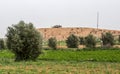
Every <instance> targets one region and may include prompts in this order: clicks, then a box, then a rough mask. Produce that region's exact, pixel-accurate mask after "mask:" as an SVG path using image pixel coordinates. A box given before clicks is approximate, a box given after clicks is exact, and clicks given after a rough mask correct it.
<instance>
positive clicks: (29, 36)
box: [6, 21, 42, 61]
mask: <svg viewBox="0 0 120 74" xmlns="http://www.w3.org/2000/svg"><path fill="white" fill-rule="evenodd" d="M6 37H7V46H8V48H9V49H10V50H11V51H12V52H13V53H14V54H15V57H16V58H15V61H21V60H35V59H36V58H37V57H38V56H39V54H40V53H41V49H42V36H41V34H40V33H39V32H38V31H37V30H36V29H35V27H34V26H33V24H32V23H29V24H26V23H24V21H20V22H19V23H18V24H16V25H12V26H11V27H8V29H7V34H6Z"/></svg>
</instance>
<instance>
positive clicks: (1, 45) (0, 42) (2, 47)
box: [0, 39, 5, 49]
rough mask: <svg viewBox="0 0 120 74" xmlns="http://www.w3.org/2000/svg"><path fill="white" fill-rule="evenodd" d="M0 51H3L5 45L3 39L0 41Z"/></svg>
mask: <svg viewBox="0 0 120 74" xmlns="http://www.w3.org/2000/svg"><path fill="white" fill-rule="evenodd" d="M0 49H5V43H4V40H3V39H0Z"/></svg>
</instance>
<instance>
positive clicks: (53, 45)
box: [48, 37, 57, 49]
mask: <svg viewBox="0 0 120 74" xmlns="http://www.w3.org/2000/svg"><path fill="white" fill-rule="evenodd" d="M48 46H49V47H51V48H53V49H57V40H56V38H55V37H54V38H53V37H51V38H50V39H48Z"/></svg>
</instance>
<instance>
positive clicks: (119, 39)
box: [118, 35, 120, 43]
mask: <svg viewBox="0 0 120 74" xmlns="http://www.w3.org/2000/svg"><path fill="white" fill-rule="evenodd" d="M118 41H119V43H120V35H119V38H118Z"/></svg>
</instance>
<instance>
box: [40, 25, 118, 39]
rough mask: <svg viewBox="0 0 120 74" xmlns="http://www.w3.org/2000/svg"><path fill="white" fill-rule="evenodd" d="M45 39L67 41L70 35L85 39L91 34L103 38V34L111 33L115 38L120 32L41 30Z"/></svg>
mask: <svg viewBox="0 0 120 74" xmlns="http://www.w3.org/2000/svg"><path fill="white" fill-rule="evenodd" d="M38 31H40V32H41V34H42V35H43V38H44V39H45V40H48V39H49V38H50V37H56V39H57V40H59V41H61V40H66V39H67V37H68V36H69V35H70V34H75V35H77V36H81V37H85V36H87V35H89V34H93V35H94V36H96V37H101V33H105V32H110V33H112V34H113V35H114V36H118V35H120V31H119V30H107V29H96V28H81V27H77V28H39V29H38Z"/></svg>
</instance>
